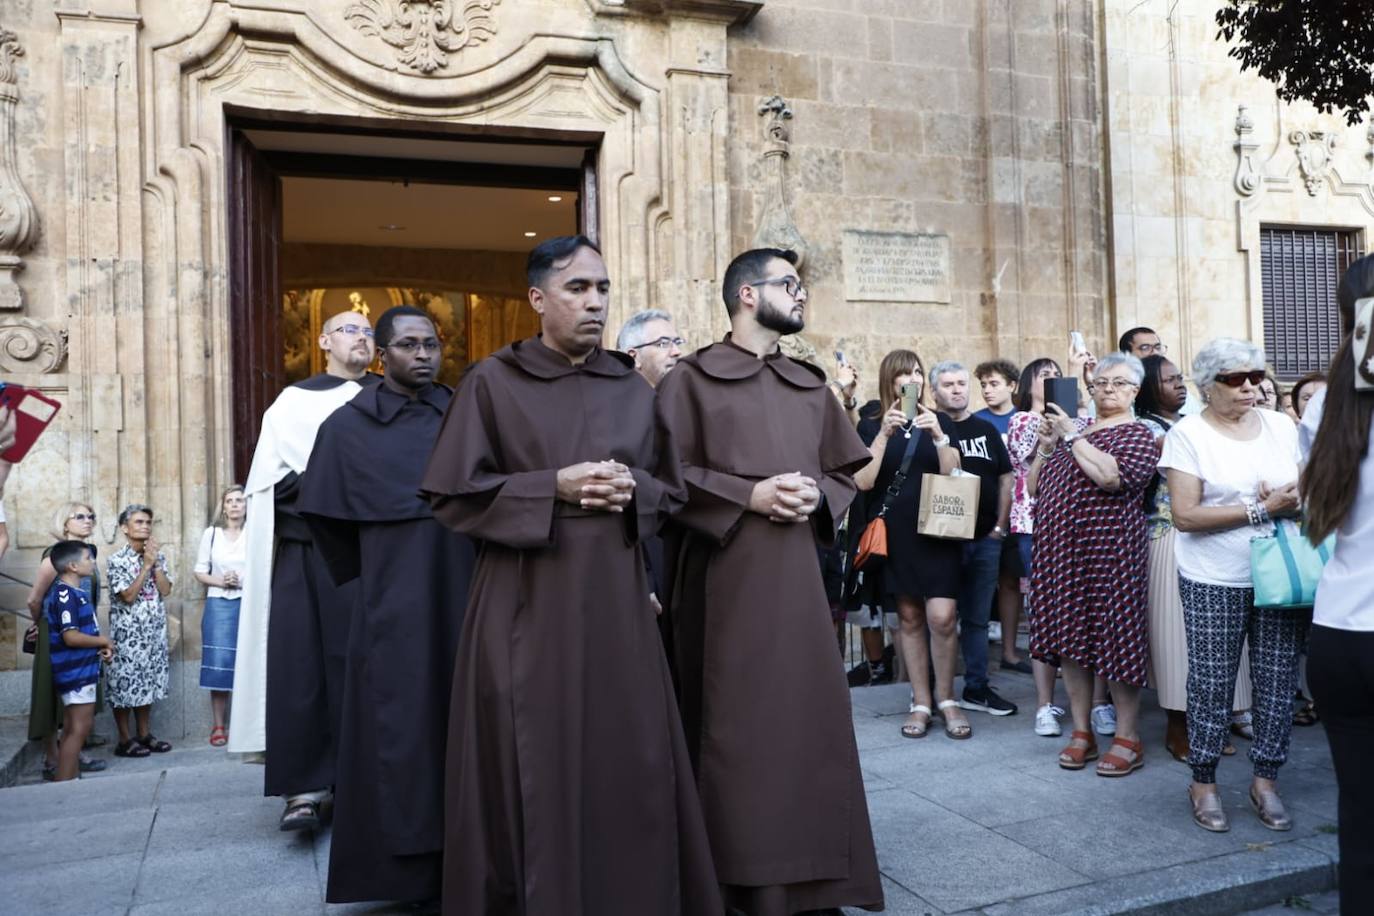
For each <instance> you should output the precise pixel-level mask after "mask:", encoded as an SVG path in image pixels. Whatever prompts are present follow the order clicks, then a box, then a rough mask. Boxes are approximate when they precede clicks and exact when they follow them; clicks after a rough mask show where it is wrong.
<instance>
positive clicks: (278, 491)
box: [228, 312, 377, 830]
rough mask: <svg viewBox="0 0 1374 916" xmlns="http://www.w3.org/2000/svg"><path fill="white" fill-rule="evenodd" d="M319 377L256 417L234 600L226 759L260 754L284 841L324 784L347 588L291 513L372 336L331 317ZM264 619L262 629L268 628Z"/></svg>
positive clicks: (365, 379) (345, 316)
mask: <svg viewBox="0 0 1374 916" xmlns="http://www.w3.org/2000/svg"><path fill="white" fill-rule="evenodd" d="M319 346H320V349H321V350H324V351H325V352H326V353H327V354H328V355H327V357H326V361H325V371H324V372H323V373H321V374H320V375H316V376H312V377H311V378H308V379H306V380H305V381H303V382H297V383H296V384H295V385H292V386H291V387H289V388H287V389H286V390H285V391H283V392H282V393H281V394H280V395H279V396H278V397H277V399H276V400H275V401H273V402H272V406H271V407H269V408H267V412H266V413H265V414H263V417H262V432H261V433H260V434H259V437H258V444H257V448H256V449H255V450H254V452H253V465H252V467H251V469H250V470H249V472H248V483H247V484H246V485H245V486H244V490H245V492H246V493H247V496H248V517H247V519H246V520H245V536H246V537H247V541H246V542H245V543H244V549H245V551H246V553H247V562H246V563H245V568H244V576H243V598H242V602H241V603H240V605H239V637H238V651H237V652H236V654H235V657H236V663H235V665H234V703H233V706H232V708H231V711H230V718H229V726H230V727H229V745H228V750H230V751H231V752H233V753H239V754H244V753H255V752H261V751H263V750H267V751H268V752H269V753H268V755H267V766H266V768H265V769H266V772H265V774H264V780H263V783H264V794H266V795H283V796H285V797H286V809H285V811H284V812H283V813H282V819H281V828H282V829H283V830H305V829H311V828H314V827H316V826H318V824H319V814H320V802H321V801H323V800H324V799H325V798H326V797H327V796H328V794H329V787H330V786H332V785H333V784H334V750H335V741H336V739H337V737H338V733H339V731H338V729H339V716H340V713H341V710H342V707H343V666H344V653H345V650H346V649H347V645H348V621H349V616H350V610H351V608H352V604H353V600H354V594H355V591H356V589H354V588H353V587H351V586H345V587H344V588H337V587H335V585H334V583H333V582H332V581H330V578H329V573H328V571H327V570H326V569H325V567H324V562H323V560H321V559H320V557H319V556H318V555H317V554H316V553H315V550H314V546H313V545H312V543H311V539H310V529H309V528H308V527H307V525H306V523H305V520H304V519H302V518H301V517H300V514H299V512H298V511H297V510H296V500H297V498H298V497H299V495H300V475H301V474H303V473H305V468H306V464H307V462H309V460H310V450H311V448H312V447H313V446H314V444H315V433H316V432H318V430H319V428H320V424H321V423H323V422H324V420H325V418H326V417H328V416H329V415H330V414H332V413H333V412H334V411H335V410H336V409H338V408H339V407H340V406H342V405H343V404H345V403H347V402H348V401H349V400H351V399H352V398H353V397H354V396H355V395H357V394H358V392H360V391H361V390H363V388H365V387H367V386H369V385H373V384H376V382H377V377H376V376H369V375H368V374H367V367H368V365H369V364H371V362H372V356H373V349H372V325H371V322H369V321H368V320H367V316H365V315H362V314H359V313H357V312H341V313H339V314H337V315H335V316H333V317H332V318H330V319H329V320H328V321H326V322H325V323H324V327H323V329H322V331H321V333H320V339H319ZM269 618H270V620H271V623H270V626H269Z"/></svg>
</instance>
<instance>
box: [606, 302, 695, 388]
mask: <svg viewBox="0 0 1374 916" xmlns="http://www.w3.org/2000/svg"><path fill="white" fill-rule="evenodd" d="M686 344H687V341H685V340H683V339H682V337H681V336H680V335H679V334H678V332H677V326H676V325H674V324H673V316H672V315H669V314H668V313H667V312H665V311H663V310H662V309H647V310H645V311H643V312H638V313H636V314H634V315H631V316H630V320H629V321H626V322H625V326H624V327H623V328H621V329H620V334H619V335H617V337H616V339H615V348H616V349H617V350H619V351H620V352H622V353H626V354H628V355H629V356H631V357H632V358H633V359H634V361H635V371H637V372H638V373H639V374H640V375H642V376H644V380H645V381H646V382H648V383H649V384H650V385H652V386H653V387H654V388H657V387H658V383H659V382H661V381H663V376H665V375H667V374H668V372H669V371H670V370H671V369H672V368H673V367H674V366H676V365H677V361H678V360H679V359H681V358H682V348H683V347H684V346H685V345H686Z"/></svg>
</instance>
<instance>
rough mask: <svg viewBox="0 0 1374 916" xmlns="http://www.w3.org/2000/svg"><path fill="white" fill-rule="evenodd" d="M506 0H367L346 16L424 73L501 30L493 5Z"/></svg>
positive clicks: (398, 59) (403, 61) (401, 62)
mask: <svg viewBox="0 0 1374 916" xmlns="http://www.w3.org/2000/svg"><path fill="white" fill-rule="evenodd" d="M500 3H501V0H361V2H359V3H355V4H353V5H352V6H349V7H347V8H345V9H344V13H343V16H344V19H345V20H346V21H347V22H348V23H349V25H351V26H353V28H355V29H357V30H358V31H359V32H361V33H362V34H364V35H367V36H369V37H372V36H375V37H377V38H380V39H381V40H382V41H384V42H386V43H387V44H389V45H391V47H393V48H395V49H396V62H397V63H398V64H399V65H401V66H403V67H408V68H410V69H411V70H415V71H417V72H419V73H433V72H434V71H435V70H440V69H442V68H444V67H447V66H448V58H449V55H450V54H456V53H458V52H459V51H462V50H463V49H464V48H470V47H472V46H473V45H478V44H481V43H482V42H484V41H488V40H490V39H491V38H492V36H494V35H495V34H496V17H495V14H493V13H492V7H494V6H497V5H499V4H500Z"/></svg>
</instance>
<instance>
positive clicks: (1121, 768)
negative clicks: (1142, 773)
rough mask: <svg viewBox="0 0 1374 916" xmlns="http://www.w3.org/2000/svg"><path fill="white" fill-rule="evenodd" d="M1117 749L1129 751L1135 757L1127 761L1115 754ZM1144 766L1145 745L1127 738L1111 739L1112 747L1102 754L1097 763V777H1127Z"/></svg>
mask: <svg viewBox="0 0 1374 916" xmlns="http://www.w3.org/2000/svg"><path fill="white" fill-rule="evenodd" d="M1118 747H1123V748H1125V749H1126V750H1128V751H1131V752H1132V753H1134V754H1135V756H1134V757H1133V758H1131V759H1130V760H1127V759H1126V758H1125V757H1122V756H1121V755H1120V754H1118V753H1117V752H1116V748H1118ZM1144 765H1145V745H1144V744H1143V743H1141V742H1139V741H1131V740H1129V739H1127V738H1113V739H1112V746H1111V747H1109V748H1107V753H1105V754H1103V755H1102V759H1101V760H1099V761H1098V762H1097V775H1098V776H1113V777H1115V776H1129V775H1131V774H1132V773H1134V772H1135V771H1136V770H1138V769H1140V768H1141V767H1143V766H1144Z"/></svg>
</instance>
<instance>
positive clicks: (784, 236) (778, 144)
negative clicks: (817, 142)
mask: <svg viewBox="0 0 1374 916" xmlns="http://www.w3.org/2000/svg"><path fill="white" fill-rule="evenodd" d="M759 115H760V116H761V117H764V118H766V119H767V120H766V122H765V123H764V126H763V136H764V141H765V146H764V150H763V162H764V168H765V170H766V171H767V172H769V173H770V174H769V175H768V187H767V188H766V189H765V191H764V194H765V197H764V205H763V217H762V218H761V219H760V220H759V227H758V231H757V232H755V233H754V247H756V248H782V249H788V250H791V251H795V252H796V253H797V266H798V267H801V265H802V263H803V262H805V260H806V249H807V242H806V239H805V238H804V237H803V236H802V234H801V230H800V229H798V228H797V224H796V223H795V222H793V220H792V213H791V211H790V210H789V209H788V207H787V160H788V158H789V157H790V156H791V155H792V153H791V140H792V129H791V127H790V126H789V124H788V122H789V121H791V120H792V109H791V107H790V106H788V104H787V100H786V99H784V98H783V97H782V96H779V95H775V96H772V97H771V98H767V99H764V100H763V101H762V102H760V103H759Z"/></svg>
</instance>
